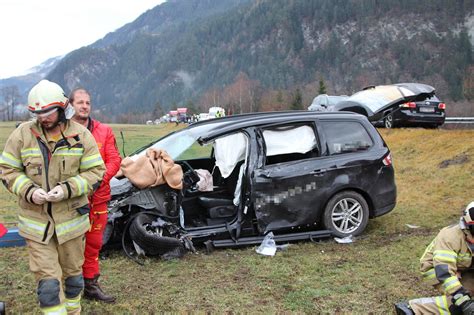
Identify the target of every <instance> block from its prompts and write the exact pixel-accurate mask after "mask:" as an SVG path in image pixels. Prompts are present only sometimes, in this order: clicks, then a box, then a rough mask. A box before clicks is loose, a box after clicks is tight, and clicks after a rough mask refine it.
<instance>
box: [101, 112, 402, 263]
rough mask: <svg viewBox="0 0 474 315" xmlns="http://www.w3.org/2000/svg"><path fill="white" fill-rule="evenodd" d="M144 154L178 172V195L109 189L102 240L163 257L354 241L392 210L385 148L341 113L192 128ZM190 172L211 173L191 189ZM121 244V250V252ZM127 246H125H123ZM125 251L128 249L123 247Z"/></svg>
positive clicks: (266, 116) (357, 119)
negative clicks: (165, 159) (161, 158)
mask: <svg viewBox="0 0 474 315" xmlns="http://www.w3.org/2000/svg"><path fill="white" fill-rule="evenodd" d="M148 148H159V149H164V150H166V151H167V153H168V154H169V155H170V156H171V157H172V158H173V160H174V161H175V163H178V164H180V165H181V167H182V169H183V172H184V176H183V183H184V185H183V189H181V190H176V189H172V188H170V187H169V186H167V185H160V186H156V187H153V188H146V189H142V190H140V189H137V188H136V187H134V186H133V185H132V184H131V183H130V181H129V180H128V179H127V178H122V179H114V180H113V181H112V182H111V186H112V200H111V202H110V205H109V222H108V225H107V229H106V233H105V235H104V242H105V243H109V244H110V243H114V242H116V241H121V242H122V245H123V246H124V249H125V250H126V252H127V251H128V252H129V253H130V252H133V251H135V252H137V253H140V252H142V253H145V254H147V255H163V254H165V253H167V252H169V251H171V250H175V249H177V248H178V249H179V248H184V247H185V246H186V247H187V248H190V247H192V244H196V243H205V244H206V245H207V246H212V247H232V246H242V245H248V244H257V243H260V242H261V241H262V239H263V237H264V235H265V234H267V233H268V232H270V231H272V232H273V234H274V235H275V237H274V239H275V240H277V241H294V240H304V239H315V238H320V237H328V236H331V235H334V236H339V237H345V236H349V235H358V234H360V233H362V232H363V230H364V229H365V227H366V225H367V222H368V220H369V218H374V217H377V216H381V215H383V214H385V213H387V212H389V211H391V210H392V209H393V208H394V207H395V202H396V187H395V179H394V170H393V167H392V161H391V156H390V150H389V148H388V147H387V145H386V143H385V142H384V140H383V139H382V138H381V136H380V135H379V134H378V132H377V130H376V129H375V128H374V127H373V126H372V124H370V122H369V121H368V120H367V118H366V117H364V116H362V115H359V114H356V113H348V112H312V111H288V112H268V113H253V114H244V115H236V116H229V117H223V118H218V119H212V120H207V121H202V122H198V123H195V124H192V125H190V126H188V127H187V128H185V129H182V130H180V131H177V132H174V133H171V134H169V135H167V136H165V137H163V138H161V139H159V140H158V141H156V142H154V143H151V144H150V145H149V146H147V147H145V148H142V149H141V150H139V152H136V153H135V154H133V155H132V156H131V157H132V158H133V157H138V156H140V155H143V154H145V151H146V150H147V149H148ZM197 170H200V171H202V170H205V171H206V172H208V174H212V187H211V188H210V191H201V190H199V189H198V188H197V185H196V184H197V182H198V180H200V177H199V176H198V175H197V173H198V171H197ZM127 244H128V245H127ZM127 246H128V247H127ZM127 248H128V249H127Z"/></svg>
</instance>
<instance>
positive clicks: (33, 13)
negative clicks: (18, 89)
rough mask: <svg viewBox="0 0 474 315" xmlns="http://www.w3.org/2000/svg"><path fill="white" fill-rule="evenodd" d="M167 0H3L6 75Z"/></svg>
mask: <svg viewBox="0 0 474 315" xmlns="http://www.w3.org/2000/svg"><path fill="white" fill-rule="evenodd" d="M162 2H164V0H133V1H132V0H128V1H127V0H81V1H78V0H0V43H1V44H0V45H1V46H0V78H7V77H11V76H15V75H21V74H24V73H25V72H26V70H27V69H29V68H32V67H34V66H37V65H39V64H41V63H42V62H43V61H45V60H47V59H48V58H51V57H55V56H61V55H64V54H67V53H68V52H70V51H73V50H75V49H77V48H80V47H82V46H87V45H89V44H92V43H93V42H95V41H96V40H98V39H100V38H102V37H104V36H105V35H106V34H107V33H109V32H113V31H115V30H116V29H118V28H120V27H121V26H123V25H125V24H127V23H129V22H132V21H134V20H135V19H136V18H137V17H138V16H140V15H141V14H142V13H144V12H145V11H147V10H148V9H151V8H154V7H155V6H157V5H158V4H160V3H162Z"/></svg>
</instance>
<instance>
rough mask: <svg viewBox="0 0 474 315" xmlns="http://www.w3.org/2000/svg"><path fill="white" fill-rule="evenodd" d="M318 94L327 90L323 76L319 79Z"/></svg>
mask: <svg viewBox="0 0 474 315" xmlns="http://www.w3.org/2000/svg"><path fill="white" fill-rule="evenodd" d="M319 94H327V92H326V85H325V84H324V80H323V78H321V79H319V90H318V95H319Z"/></svg>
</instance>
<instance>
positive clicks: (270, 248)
mask: <svg viewBox="0 0 474 315" xmlns="http://www.w3.org/2000/svg"><path fill="white" fill-rule="evenodd" d="M276 250H277V247H276V244H275V240H274V239H273V232H270V233H268V234H267V235H266V236H265V238H264V239H263V241H262V243H261V244H260V246H259V247H258V248H257V250H256V251H257V253H258V254H260V255H265V256H275V253H276Z"/></svg>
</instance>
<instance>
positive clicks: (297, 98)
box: [290, 88, 303, 110]
mask: <svg viewBox="0 0 474 315" xmlns="http://www.w3.org/2000/svg"><path fill="white" fill-rule="evenodd" d="M290 109H292V110H301V109H303V96H302V95H301V90H300V89H299V88H297V89H296V91H295V93H294V94H293V101H292V102H291V107H290Z"/></svg>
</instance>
